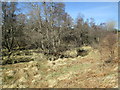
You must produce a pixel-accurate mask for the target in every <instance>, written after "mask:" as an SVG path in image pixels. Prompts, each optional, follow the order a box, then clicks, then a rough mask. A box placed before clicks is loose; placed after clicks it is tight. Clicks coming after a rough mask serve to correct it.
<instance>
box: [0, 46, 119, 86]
mask: <svg viewBox="0 0 120 90" xmlns="http://www.w3.org/2000/svg"><path fill="white" fill-rule="evenodd" d="M83 48H84V49H87V50H89V54H88V55H86V56H84V57H81V56H78V57H75V58H63V59H58V60H55V61H49V60H47V59H46V58H45V59H44V56H43V55H42V54H41V53H37V52H33V53H32V55H28V56H27V57H31V58H33V59H34V60H35V61H30V62H24V63H16V64H9V65H3V66H0V67H1V68H2V76H3V77H2V78H3V79H2V86H1V87H2V88H118V57H117V48H116V50H115V58H114V60H113V61H112V62H110V63H105V61H106V60H108V59H109V58H108V57H109V51H108V50H107V48H106V47H104V48H103V50H104V51H103V52H102V55H101V54H100V52H99V50H98V49H93V48H92V47H90V46H86V47H83ZM31 52H32V51H31ZM24 57H25V56H24ZM41 58H42V59H43V60H41Z"/></svg>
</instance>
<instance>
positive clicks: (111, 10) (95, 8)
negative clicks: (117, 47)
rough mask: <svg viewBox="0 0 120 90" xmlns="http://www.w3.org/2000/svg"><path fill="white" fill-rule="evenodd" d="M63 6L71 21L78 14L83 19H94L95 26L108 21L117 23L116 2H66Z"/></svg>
mask: <svg viewBox="0 0 120 90" xmlns="http://www.w3.org/2000/svg"><path fill="white" fill-rule="evenodd" d="M65 5H66V8H65V10H66V12H68V13H69V14H70V15H71V16H72V18H73V19H75V18H76V17H77V16H78V14H79V13H80V14H82V15H84V18H85V19H87V18H88V19H89V18H91V17H92V18H94V19H95V22H96V23H97V24H99V23H101V22H107V21H110V20H113V21H115V22H116V23H117V22H118V3H117V2H66V3H65Z"/></svg>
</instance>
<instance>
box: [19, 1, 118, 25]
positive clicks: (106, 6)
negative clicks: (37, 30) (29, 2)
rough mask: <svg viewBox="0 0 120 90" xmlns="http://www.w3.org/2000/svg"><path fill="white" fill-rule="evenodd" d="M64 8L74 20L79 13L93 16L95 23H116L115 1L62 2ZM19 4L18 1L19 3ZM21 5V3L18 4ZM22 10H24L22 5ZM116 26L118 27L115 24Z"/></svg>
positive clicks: (116, 10)
mask: <svg viewBox="0 0 120 90" xmlns="http://www.w3.org/2000/svg"><path fill="white" fill-rule="evenodd" d="M64 3H65V10H66V12H67V13H68V14H70V16H71V17H72V18H73V19H74V20H75V19H76V18H77V16H78V15H79V14H82V15H83V16H84V19H90V18H94V19H95V22H96V24H100V23H104V22H108V21H111V20H112V21H115V22H116V23H118V3H117V2H64ZM19 4H20V3H19ZM20 5H21V4H20ZM20 7H23V10H22V11H25V8H24V6H20ZM25 7H26V6H25ZM116 27H118V26H117V25H116Z"/></svg>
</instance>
